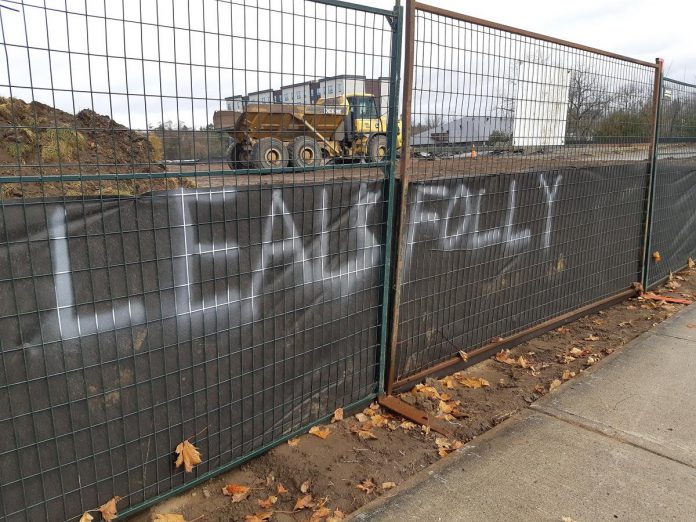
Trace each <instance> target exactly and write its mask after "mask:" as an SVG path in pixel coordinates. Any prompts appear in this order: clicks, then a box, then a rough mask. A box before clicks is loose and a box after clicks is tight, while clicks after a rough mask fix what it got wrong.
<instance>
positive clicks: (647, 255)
mask: <svg viewBox="0 0 696 522" xmlns="http://www.w3.org/2000/svg"><path fill="white" fill-rule="evenodd" d="M655 63H656V64H657V68H656V69H655V83H654V85H653V107H652V108H653V111H652V140H651V141H650V149H649V152H648V165H649V169H650V177H649V181H648V197H647V207H646V211H645V235H644V238H643V266H642V271H641V272H642V273H641V283H642V284H643V288H646V289H647V288H648V277H649V275H650V274H649V272H650V263H651V257H652V252H651V250H652V248H651V247H652V237H651V232H652V220H653V206H654V204H655V182H656V174H657V154H658V149H657V147H658V144H659V139H660V136H659V132H660V108H661V106H662V84H663V75H662V71H663V66H664V60H662V58H657V59H656V60H655Z"/></svg>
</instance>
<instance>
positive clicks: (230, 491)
mask: <svg viewBox="0 0 696 522" xmlns="http://www.w3.org/2000/svg"><path fill="white" fill-rule="evenodd" d="M222 494H223V495H226V496H228V497H232V502H234V503H235V504H236V503H237V502H241V501H242V500H244V499H246V498H247V497H248V496H249V487H248V486H241V485H239V484H227V485H226V486H225V487H224V488H222Z"/></svg>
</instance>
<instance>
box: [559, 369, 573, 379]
mask: <svg viewBox="0 0 696 522" xmlns="http://www.w3.org/2000/svg"><path fill="white" fill-rule="evenodd" d="M573 377H575V372H571V371H570V370H564V371H563V376H562V377H561V379H563V380H564V381H567V380H568V379H572V378H573Z"/></svg>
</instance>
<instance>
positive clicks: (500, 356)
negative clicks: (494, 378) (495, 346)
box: [495, 350, 517, 366]
mask: <svg viewBox="0 0 696 522" xmlns="http://www.w3.org/2000/svg"><path fill="white" fill-rule="evenodd" d="M495 360H496V361H498V362H501V363H505V364H509V365H510V366H515V365H516V364H517V361H515V359H513V358H512V356H511V355H510V350H501V351H499V352H498V353H496V354H495Z"/></svg>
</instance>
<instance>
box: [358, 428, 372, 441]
mask: <svg viewBox="0 0 696 522" xmlns="http://www.w3.org/2000/svg"><path fill="white" fill-rule="evenodd" d="M355 434H356V435H357V436H358V437H360V438H361V439H362V440H375V439H376V438H377V435H375V434H374V433H373V432H372V430H360V429H359V430H356V431H355Z"/></svg>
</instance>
